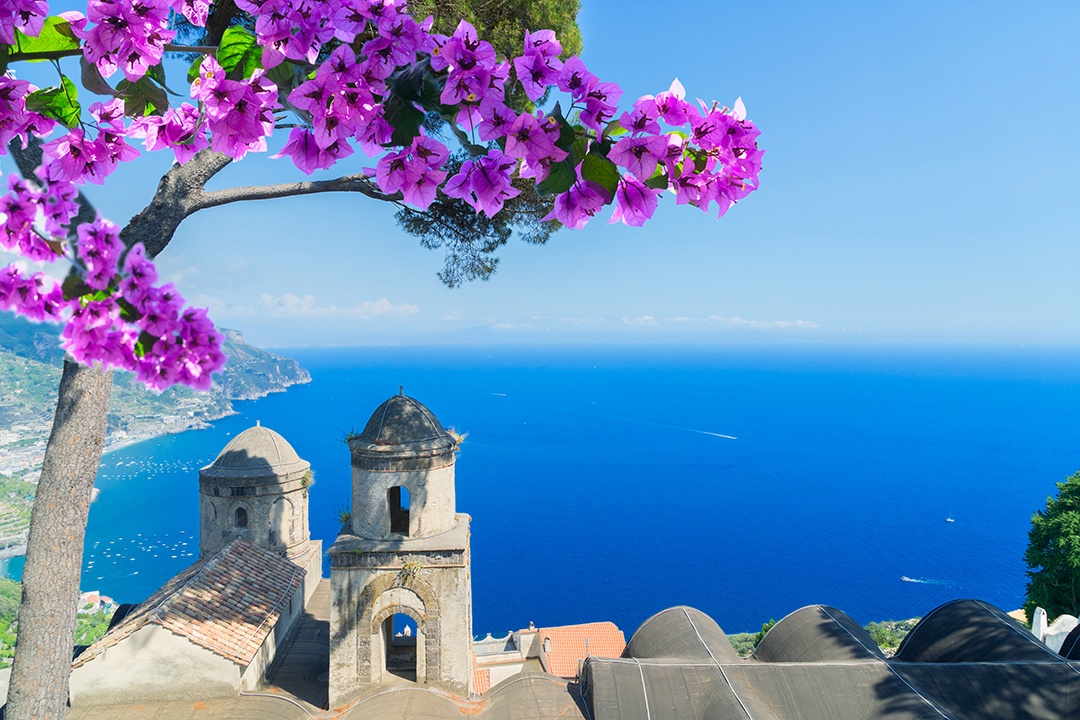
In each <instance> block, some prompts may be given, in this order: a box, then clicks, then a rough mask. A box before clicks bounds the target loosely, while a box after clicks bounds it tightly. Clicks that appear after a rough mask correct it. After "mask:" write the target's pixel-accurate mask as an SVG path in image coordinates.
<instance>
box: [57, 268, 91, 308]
mask: <svg viewBox="0 0 1080 720" xmlns="http://www.w3.org/2000/svg"><path fill="white" fill-rule="evenodd" d="M60 288H61V289H62V290H63V291H64V299H65V300H67V301H68V302H71V301H72V300H74V299H75V298H81V297H83V296H84V295H89V294H90V293H92V292H94V288H92V287H90V286H89V285H87V284H86V282H84V281H83V279H82V278H81V277H79V276H78V274H77V273H76V272H75V271H74V270H72V271H71V272H69V273H68V276H67V277H66V278H64V283H63V284H62V285H61V286H60Z"/></svg>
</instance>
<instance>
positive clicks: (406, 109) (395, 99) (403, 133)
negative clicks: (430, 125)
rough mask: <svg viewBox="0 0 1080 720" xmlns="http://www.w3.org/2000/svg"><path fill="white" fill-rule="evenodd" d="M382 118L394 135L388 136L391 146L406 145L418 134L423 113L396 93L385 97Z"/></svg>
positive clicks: (422, 120)
mask: <svg viewBox="0 0 1080 720" xmlns="http://www.w3.org/2000/svg"><path fill="white" fill-rule="evenodd" d="M383 108H384V109H383V117H384V118H385V119H386V122H387V123H388V124H389V125H390V127H392V128H394V133H393V134H392V135H391V136H390V144H391V145H408V144H410V143H411V142H412V141H413V138H414V137H416V136H417V135H419V134H420V126H421V125H422V124H423V122H424V113H422V112H420V111H419V110H417V109H416V108H415V107H414V106H413V104H412V103H411V102H408V101H406V100H403V99H402V98H401V97H400V96H399V95H398V94H397V93H396V92H391V93H389V94H388V95H387V97H386V100H385V102H384V103H383Z"/></svg>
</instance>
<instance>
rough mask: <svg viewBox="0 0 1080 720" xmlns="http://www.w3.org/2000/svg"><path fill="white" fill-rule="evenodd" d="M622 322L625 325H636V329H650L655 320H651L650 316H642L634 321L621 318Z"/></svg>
mask: <svg viewBox="0 0 1080 720" xmlns="http://www.w3.org/2000/svg"><path fill="white" fill-rule="evenodd" d="M622 321H623V324H625V325H636V326H637V327H651V326H652V325H656V319H655V318H653V316H652V315H642V316H641V317H639V318H634V319H630V318H623V319H622Z"/></svg>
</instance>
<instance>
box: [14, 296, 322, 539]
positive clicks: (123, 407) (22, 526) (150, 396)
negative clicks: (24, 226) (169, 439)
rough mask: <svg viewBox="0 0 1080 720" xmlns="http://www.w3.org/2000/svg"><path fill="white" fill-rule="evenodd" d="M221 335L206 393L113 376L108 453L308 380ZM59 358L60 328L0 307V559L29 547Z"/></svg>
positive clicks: (238, 339) (239, 337) (234, 335)
mask: <svg viewBox="0 0 1080 720" xmlns="http://www.w3.org/2000/svg"><path fill="white" fill-rule="evenodd" d="M222 332H223V333H224V335H225V341H224V342H223V343H222V348H223V350H224V351H225V354H226V355H227V356H228V361H227V362H226V364H225V368H224V369H223V370H222V372H221V373H220V374H216V375H215V376H214V385H213V387H212V388H211V389H210V390H209V391H207V392H196V391H194V390H192V389H191V388H189V387H183V386H176V387H172V388H170V389H168V390H166V391H165V392H163V393H161V394H160V395H158V394H157V393H154V392H152V391H150V390H147V389H146V387H145V386H144V385H142V384H140V383H139V382H137V381H136V380H135V376H134V375H132V374H131V373H127V372H117V373H116V374H114V375H113V388H112V395H111V396H110V398H109V416H108V434H107V435H106V451H108V450H112V449H116V448H118V447H122V446H124V445H130V444H131V443H134V442H139V441H140V440H146V439H149V438H152V437H156V436H158V435H166V434H169V433H176V432H182V431H184V430H191V429H197V428H204V427H206V425H207V423H208V422H211V421H213V420H216V419H218V418H221V417H225V416H226V415H231V414H233V412H234V411H233V407H232V401H233V400H253V399H255V398H260V397H263V396H264V395H267V394H269V393H272V392H282V391H284V390H285V388H287V387H289V386H291V385H297V384H301V383H307V382H311V375H310V374H309V373H308V371H307V370H304V369H303V368H302V367H300V364H299V363H297V362H296V361H295V360H292V359H290V358H286V357H281V356H280V355H274V354H273V353H270V352H267V351H265V350H260V349H259V348H256V347H252V346H251V345H248V344H247V343H246V342H244V336H243V334H241V333H240V332H239V331H238V330H228V329H224V328H223V329H222ZM63 363H64V351H63V350H61V349H60V328H59V326H57V325H52V324H45V323H42V324H38V323H32V322H29V321H27V320H24V319H22V318H16V317H14V316H13V315H11V314H10V313H3V312H0V558H4V557H11V556H13V555H21V554H22V552H23V551H24V550H25V547H26V546H25V543H26V531H27V527H28V525H29V521H30V508H31V505H32V503H33V500H34V493H35V490H36V488H37V486H36V483H37V479H38V476H39V474H40V471H41V461H42V458H43V457H44V455H45V443H46V441H47V440H48V437H49V432H50V430H51V429H52V421H53V413H54V411H55V409H56V391H57V388H58V387H59V384H60V374H61V372H62V368H63Z"/></svg>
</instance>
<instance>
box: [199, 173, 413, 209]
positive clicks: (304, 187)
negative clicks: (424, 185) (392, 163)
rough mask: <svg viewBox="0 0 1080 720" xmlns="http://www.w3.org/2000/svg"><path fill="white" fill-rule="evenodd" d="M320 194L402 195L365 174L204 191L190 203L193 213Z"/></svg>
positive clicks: (389, 198) (379, 197)
mask: <svg viewBox="0 0 1080 720" xmlns="http://www.w3.org/2000/svg"><path fill="white" fill-rule="evenodd" d="M324 192H358V193H360V194H362V195H366V196H367V197H369V198H371V199H373V200H382V201H384V202H395V201H398V200H401V199H402V197H403V196H402V194H401V193H400V192H396V193H394V194H393V195H387V194H386V193H384V192H382V191H381V190H379V189H378V186H376V185H375V183H373V182H371V180H370V179H369V178H368V177H367V176H366V175H360V174H357V175H346V176H345V177H339V178H335V179H334V180H315V181H311V182H298V183H283V184H281V185H259V186H249V187H238V188H231V189H229V190H216V191H214V192H204V193H202V195H201V197H198V198H195V199H194V200H193V201H192V203H191V210H190V212H189V214H190V213H193V212H196V211H198V210H203V209H205V208H211V207H219V206H221V205H228V204H230V203H234V202H243V201H246V200H271V199H274V198H283V197H293V196H295V195H313V194H315V193H324Z"/></svg>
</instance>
